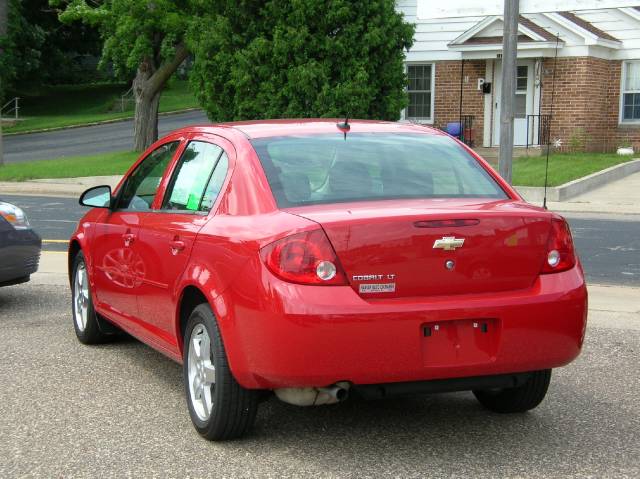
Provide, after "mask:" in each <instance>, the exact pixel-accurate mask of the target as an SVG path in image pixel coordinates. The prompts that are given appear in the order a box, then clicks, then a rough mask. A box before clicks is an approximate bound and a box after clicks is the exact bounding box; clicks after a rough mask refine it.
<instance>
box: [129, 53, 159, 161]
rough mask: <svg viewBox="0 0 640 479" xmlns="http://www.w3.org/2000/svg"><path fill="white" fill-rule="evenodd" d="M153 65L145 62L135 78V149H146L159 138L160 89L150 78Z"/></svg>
mask: <svg viewBox="0 0 640 479" xmlns="http://www.w3.org/2000/svg"><path fill="white" fill-rule="evenodd" d="M153 70H154V69H153V66H152V65H151V63H150V62H148V61H145V62H143V63H142V64H141V65H140V67H138V72H137V74H136V77H135V79H134V80H133V96H134V98H135V101H136V111H135V117H134V120H133V149H134V150H136V151H144V150H146V149H147V148H149V146H151V144H152V143H153V142H154V141H156V140H157V139H158V105H159V103H160V90H159V91H154V88H153V84H152V83H151V82H150V78H151V77H152V76H153V73H154V71H153Z"/></svg>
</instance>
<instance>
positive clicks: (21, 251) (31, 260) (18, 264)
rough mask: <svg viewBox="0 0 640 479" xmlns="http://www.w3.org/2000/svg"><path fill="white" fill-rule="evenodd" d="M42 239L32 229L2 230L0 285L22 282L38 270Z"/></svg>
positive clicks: (0, 236)
mask: <svg viewBox="0 0 640 479" xmlns="http://www.w3.org/2000/svg"><path fill="white" fill-rule="evenodd" d="M41 245H42V240H41V239H40V236H38V234H37V233H36V232H35V231H33V230H31V229H28V230H14V229H13V228H11V229H10V230H2V231H0V286H7V285H10V284H16V283H19V282H22V280H23V279H26V278H28V277H29V275H31V274H33V273H35V272H36V271H37V270H38V264H39V262H40V249H41Z"/></svg>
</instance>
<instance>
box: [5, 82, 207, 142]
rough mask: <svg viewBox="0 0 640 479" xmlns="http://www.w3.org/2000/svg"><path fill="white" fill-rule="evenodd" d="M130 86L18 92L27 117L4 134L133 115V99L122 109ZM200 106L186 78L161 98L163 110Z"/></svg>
mask: <svg viewBox="0 0 640 479" xmlns="http://www.w3.org/2000/svg"><path fill="white" fill-rule="evenodd" d="M127 88H128V87H127V85H125V84H112V83H109V84H96V85H71V86H56V87H47V88H45V89H43V90H41V91H38V92H22V93H16V94H15V95H16V96H19V97H20V117H21V118H24V120H20V121H18V122H17V123H16V124H15V125H13V126H5V127H4V128H3V133H19V132H24V131H31V130H40V129H45V128H57V127H63V126H70V125H81V124H85V123H92V122H96V121H104V120H116V119H122V118H131V117H132V116H133V106H134V105H133V102H131V101H129V102H125V103H126V105H125V111H124V112H123V111H121V101H120V97H121V95H122V94H123V93H125V92H126V91H127ZM197 106H198V103H197V101H196V99H195V97H194V96H193V94H192V93H191V91H190V90H189V85H188V82H186V81H181V80H172V81H171V82H169V85H168V86H167V87H166V88H165V90H164V91H163V93H162V96H161V97H160V112H166V111H175V110H183V109H186V108H195V107H197Z"/></svg>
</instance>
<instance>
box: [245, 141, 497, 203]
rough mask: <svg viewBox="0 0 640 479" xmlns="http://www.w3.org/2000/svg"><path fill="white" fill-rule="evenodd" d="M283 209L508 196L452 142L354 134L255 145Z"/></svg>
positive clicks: (470, 157) (265, 142) (260, 142)
mask: <svg viewBox="0 0 640 479" xmlns="http://www.w3.org/2000/svg"><path fill="white" fill-rule="evenodd" d="M252 144H253V146H254V148H255V149H256V152H257V153H258V156H259V157H260V160H261V162H262V166H263V168H264V170H265V173H266V175H267V180H268V181H269V185H270V187H271V190H272V192H273V194H274V196H275V199H276V201H277V203H278V205H279V206H280V207H287V206H298V205H306V204H325V203H338V202H345V201H373V200H385V199H393V198H398V199H401V198H466V197H480V198H507V195H506V194H505V192H504V191H503V190H502V188H500V186H499V185H498V184H497V183H496V182H495V180H494V179H493V178H492V177H491V175H489V173H488V172H487V171H486V170H485V169H484V168H483V167H482V166H481V165H480V164H479V163H478V162H477V161H476V160H475V159H474V158H473V157H472V156H470V155H469V154H468V153H467V152H466V151H464V150H463V149H462V148H461V147H460V146H459V145H458V144H457V143H455V141H454V140H452V139H451V138H448V137H445V136H440V135H422V134H387V133H384V134H380V133H377V134H365V133H355V134H349V135H348V136H347V139H346V140H345V139H344V138H343V136H342V135H317V136H308V137H279V138H264V139H256V140H253V141H252Z"/></svg>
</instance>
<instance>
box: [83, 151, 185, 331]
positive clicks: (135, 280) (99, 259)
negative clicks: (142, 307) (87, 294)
mask: <svg viewBox="0 0 640 479" xmlns="http://www.w3.org/2000/svg"><path fill="white" fill-rule="evenodd" d="M179 144H180V142H179V141H171V142H168V143H165V144H163V145H161V146H159V147H158V148H156V149H155V150H153V151H152V152H151V153H150V154H149V155H147V156H146V157H145V158H144V159H143V160H142V161H141V162H140V163H139V164H138V166H137V167H136V168H135V170H134V171H133V172H132V173H131V174H129V176H127V178H126V179H125V181H124V182H123V184H122V186H121V188H120V190H119V192H118V195H117V197H116V198H115V199H114V201H115V205H114V208H113V210H110V211H109V212H108V213H107V214H106V215H105V216H104V217H103V219H102V220H100V221H99V222H97V223H96V225H95V228H96V236H95V237H96V240H95V241H94V242H93V244H92V260H93V270H94V284H95V294H96V299H97V301H98V306H99V308H100V309H102V310H103V311H105V312H106V313H107V314H108V315H109V316H111V317H114V319H115V320H118V319H123V320H133V319H135V318H137V316H138V301H137V299H136V295H137V294H139V292H140V285H141V280H142V279H144V277H145V276H146V272H147V268H148V259H144V258H143V257H142V256H141V255H140V252H139V248H138V246H137V239H138V234H139V227H140V220H141V214H142V213H143V212H144V211H148V210H149V209H150V208H151V206H152V204H153V201H154V199H155V196H156V193H157V192H158V187H159V185H160V182H161V180H162V177H163V175H164V173H165V170H166V169H167V166H168V165H169V164H170V162H171V160H172V158H173V156H174V155H175V153H176V151H177V149H178V146H179Z"/></svg>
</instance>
